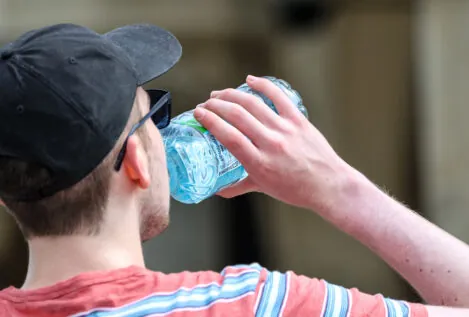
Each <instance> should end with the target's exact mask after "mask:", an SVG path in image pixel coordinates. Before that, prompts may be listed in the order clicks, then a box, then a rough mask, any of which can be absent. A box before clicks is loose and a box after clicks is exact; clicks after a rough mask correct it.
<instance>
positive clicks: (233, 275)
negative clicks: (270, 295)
mask: <svg viewBox="0 0 469 317" xmlns="http://www.w3.org/2000/svg"><path fill="white" fill-rule="evenodd" d="M248 273H259V271H257V270H255V269H250V270H246V271H242V272H236V273H230V274H227V275H225V276H224V279H223V280H226V279H227V278H231V279H233V278H236V277H239V276H241V275H244V274H248ZM254 279H255V280H256V282H255V284H257V282H258V281H259V277H258V276H257V277H255V278H254V277H252V278H250V279H248V280H246V281H244V282H243V284H234V285H229V284H228V285H225V284H223V282H222V283H218V282H211V283H206V284H197V285H195V286H193V287H184V286H182V287H180V288H178V289H176V290H174V291H169V292H155V293H152V294H150V295H148V296H145V297H142V298H140V299H138V300H136V301H133V302H131V303H129V304H126V305H123V306H119V307H115V308H108V307H102V308H100V307H98V308H93V309H91V310H89V311H87V312H83V313H78V314H75V315H71V316H69V317H82V316H86V315H88V314H91V313H93V312H95V311H113V310H118V309H122V308H125V307H129V306H132V305H133V304H135V303H137V302H141V301H144V300H146V299H148V298H150V297H157V296H167V295H172V294H176V293H177V292H179V291H187V292H190V291H193V290H195V289H199V288H204V287H208V286H218V287H220V288H222V290H223V291H225V290H233V287H234V286H239V285H243V287H244V286H246V284H250V283H253V280H254ZM230 287H231V288H230ZM222 290H219V291H220V292H221V291H222ZM212 292H213V291H212Z"/></svg>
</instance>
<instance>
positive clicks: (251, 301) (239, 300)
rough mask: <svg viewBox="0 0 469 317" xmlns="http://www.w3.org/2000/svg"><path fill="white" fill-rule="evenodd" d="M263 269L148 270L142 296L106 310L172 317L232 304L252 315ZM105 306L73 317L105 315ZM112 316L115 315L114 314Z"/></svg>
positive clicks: (199, 314) (247, 267) (221, 309)
mask: <svg viewBox="0 0 469 317" xmlns="http://www.w3.org/2000/svg"><path fill="white" fill-rule="evenodd" d="M262 271H263V269H262V268H261V267H260V266H259V265H257V264H252V265H236V266H227V267H225V268H224V269H223V270H222V271H220V272H216V271H198V272H189V271H183V272H179V273H170V274H166V273H162V272H156V271H150V270H147V274H146V275H147V277H146V278H145V282H144V283H141V285H140V289H141V290H142V291H141V292H140V293H139V291H138V290H136V292H134V293H133V298H132V299H131V300H129V301H127V302H126V303H125V304H123V305H117V306H116V307H112V308H111V307H107V308H106V311H107V312H108V313H109V314H110V312H112V313H113V314H114V313H115V314H117V315H119V316H120V315H126V314H130V313H132V314H134V315H139V314H141V315H171V314H173V313H196V312H197V313H196V314H195V315H194V316H196V315H197V316H205V315H204V314H203V312H204V311H205V310H207V309H209V308H210V310H211V311H212V312H213V310H216V311H219V312H223V311H228V310H231V309H233V305H234V306H236V309H237V310H238V311H239V312H240V313H241V312H243V311H244V313H245V315H246V314H248V311H250V312H252V310H253V307H254V305H255V301H256V292H257V291H258V287H259V285H260V281H261V280H262V275H263V273H262ZM103 309H104V308H103V307H102V306H95V307H93V308H92V309H90V310H87V311H85V312H83V313H80V314H77V315H74V317H84V316H89V315H91V314H93V313H97V312H102V311H103ZM113 314H112V315H113Z"/></svg>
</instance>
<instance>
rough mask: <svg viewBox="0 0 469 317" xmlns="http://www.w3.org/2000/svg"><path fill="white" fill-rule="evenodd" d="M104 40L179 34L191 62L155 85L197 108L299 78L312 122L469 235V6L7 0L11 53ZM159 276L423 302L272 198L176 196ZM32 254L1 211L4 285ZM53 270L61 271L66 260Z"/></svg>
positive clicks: (373, 1) (0, 29) (0, 35)
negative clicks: (50, 36)
mask: <svg viewBox="0 0 469 317" xmlns="http://www.w3.org/2000/svg"><path fill="white" fill-rule="evenodd" d="M60 22H72V23H77V24H83V25H86V26H88V27H90V28H93V29H95V30H96V31H98V32H106V31H109V30H111V29H112V28H115V27H118V26H121V25H124V24H129V23H138V22H149V23H154V24H157V25H159V26H162V27H164V28H167V29H168V30H170V31H171V32H172V33H174V34H175V35H176V36H177V37H178V38H179V40H180V41H181V43H182V45H183V50H184V53H183V57H182V60H181V62H180V63H179V64H178V65H177V66H176V67H175V68H174V69H173V70H172V71H171V72H169V73H168V74H166V75H165V76H163V77H161V78H159V79H157V80H156V81H154V82H153V83H151V85H150V86H153V87H159V88H166V89H169V90H171V91H172V93H173V96H174V111H175V113H179V112H182V111H186V110H189V109H191V108H193V107H194V106H195V105H196V104H198V103H200V102H201V101H204V100H205V99H207V97H208V95H209V93H210V91H211V90H213V89H222V88H226V87H236V86H238V85H239V84H240V83H242V82H243V80H244V79H245V76H246V75H247V74H255V75H273V76H277V77H280V78H283V79H285V80H287V81H288V82H290V83H291V84H292V86H293V87H294V88H295V89H297V90H298V91H299V92H300V94H301V95H302V96H303V98H304V103H305V105H306V106H307V108H308V111H309V114H310V120H311V121H312V122H313V123H314V124H315V125H316V126H317V127H318V128H319V129H320V130H321V131H322V132H323V133H324V134H325V135H326V137H327V138H328V139H329V141H330V142H331V143H332V145H333V146H334V148H335V149H336V150H337V151H338V152H339V153H340V155H342V156H343V157H344V158H345V159H346V160H347V161H348V162H349V163H350V164H351V165H353V166H355V167H356V168H357V169H359V170H360V171H362V172H363V173H364V174H366V175H367V176H368V177H369V178H370V179H372V180H373V181H374V182H376V183H377V184H378V185H380V186H382V187H384V188H385V189H386V190H387V191H389V192H390V193H391V194H392V195H393V196H395V197H396V198H398V199H399V200H401V201H403V202H404V203H405V204H407V205H409V206H411V207H412V208H414V209H416V210H417V211H418V212H419V213H421V214H422V215H423V216H424V217H426V218H427V219H429V220H431V221H433V222H435V223H437V224H438V225H439V226H441V227H443V228H444V229H446V230H448V231H449V232H451V233H452V234H454V235H456V236H457V237H459V238H461V239H463V240H465V241H466V242H469V233H468V232H469V231H468V230H467V224H468V222H469V210H468V207H469V185H468V184H467V179H469V168H467V167H466V162H467V161H468V159H469V144H468V143H469V138H468V137H467V135H469V128H468V124H467V118H468V117H469V107H467V106H466V100H468V99H469V89H468V88H469V86H468V85H469V84H468V76H469V75H468V74H469V57H468V56H469V38H468V30H469V1H466V0H459V1H458V0H447V1H443V0H424V1H417V0H415V1H413V0H368V1H367V0H350V1H346V0H343V1H333V0H322V1H321V0H190V1H189V0H158V1H155V0H133V1H124V0H100V1H94V0H81V1H76V0H75V1H71V0H41V1H37V0H29V1H27V0H0V44H2V45H3V44H6V43H7V42H8V41H10V40H13V39H14V38H16V37H17V36H19V35H20V34H22V33H23V32H25V31H27V30H30V29H32V28H37V27H41V26H45V25H49V24H55V23H60ZM145 256H146V260H147V264H148V266H149V267H150V268H151V269H154V270H161V271H164V272H178V271H181V270H217V271H218V270H220V269H222V268H223V267H224V266H226V265H230V264H236V263H251V262H258V263H260V264H262V265H264V266H266V267H267V268H269V269H272V270H281V271H285V270H294V271H296V272H297V273H299V274H305V275H308V276H311V277H318V278H324V279H326V280H328V281H329V282H332V283H336V284H342V285H344V286H346V287H358V288H359V289H360V290H362V291H364V292H369V293H378V292H379V293H383V294H384V295H386V296H391V297H396V298H401V299H407V300H412V301H420V299H419V298H418V296H417V295H416V294H415V293H414V291H413V290H412V289H411V288H410V287H409V286H408V285H407V284H406V283H405V282H404V281H403V280H402V279H401V278H400V277H399V276H398V275H397V274H396V273H394V272H393V271H392V270H391V269H390V268H389V267H388V266H387V265H386V264H385V263H384V262H382V261H381V260H380V259H378V258H377V257H376V256H374V255H373V254H372V253H371V252H370V251H369V250H368V249H366V248H365V247H363V246H362V245H360V244H359V243H357V242H356V241H354V240H352V239H351V238H350V237H348V236H346V235H344V234H342V233H340V232H339V231H338V230H336V229H335V228H333V227H332V226H330V225H329V224H328V223H326V222H324V221H323V220H322V219H320V218H319V217H318V216H316V215H315V214H314V213H312V212H308V211H305V210H299V209H298V208H293V207H289V206H286V205H284V204H282V203H279V202H276V201H274V200H272V199H270V198H268V197H265V196H263V195H260V194H249V195H245V196H243V197H239V198H236V199H233V200H222V199H220V198H211V199H209V200H207V201H205V202H203V203H201V204H198V205H182V204H179V203H177V202H174V201H173V203H172V225H171V226H170V228H169V229H168V230H167V231H166V232H165V233H164V234H163V235H162V236H161V237H159V238H157V239H154V240H153V241H150V242H148V243H146V244H145ZM27 261H28V259H27V249H26V245H25V243H24V241H23V239H22V237H21V235H20V233H19V231H18V229H17V228H16V226H15V224H14V222H13V220H12V219H11V218H10V217H9V216H8V214H7V213H6V212H3V211H2V212H0V288H1V287H6V286H8V285H11V284H13V285H16V286H18V285H21V283H22V281H23V278H24V274H25V270H26V265H27ZM51 265H52V264H51Z"/></svg>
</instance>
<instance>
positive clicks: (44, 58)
mask: <svg viewBox="0 0 469 317" xmlns="http://www.w3.org/2000/svg"><path fill="white" fill-rule="evenodd" d="M181 54H182V49H181V45H180V43H179V42H178V40H177V39H176V38H175V37H174V36H173V35H172V34H171V33H169V32H168V31H166V30H164V29H161V28H159V27H157V26H154V25H149V24H138V25H128V26H124V27H121V28H118V29H115V30H113V31H111V32H109V33H105V34H98V33H96V32H95V31H93V30H91V29H89V28H86V27H83V26H79V25H74V24H57V25H53V26H48V27H44V28H41V29H37V30H33V31H30V32H28V33H25V34H23V35H22V36H20V37H19V38H18V39H17V40H15V41H14V42H12V43H9V44H7V45H6V46H4V47H2V48H1V49H0V156H3V157H11V158H15V159H19V160H22V161H26V162H31V163H35V164H40V165H41V166H44V167H45V168H47V169H48V171H49V172H50V174H51V176H52V178H51V181H50V182H49V183H47V184H44V185H43V186H41V188H35V189H31V188H24V189H21V190H20V191H19V192H18V193H15V195H13V196H12V195H11V193H4V192H3V191H2V188H0V197H2V198H3V199H10V200H16V201H34V200H39V199H42V198H45V197H49V196H51V195H53V194H55V193H57V192H59V191H61V190H64V189H66V188H69V187H71V186H73V185H74V184H76V183H78V182H79V181H80V180H82V179H83V178H85V177H86V176H87V175H88V174H89V173H90V172H91V171H93V169H94V168H96V167H97V166H98V165H99V164H100V163H101V162H102V160H103V159H104V158H105V157H106V155H107V154H108V153H110V151H111V150H112V149H113V148H114V146H115V145H116V142H117V140H118V138H119V136H120V135H121V134H122V132H123V131H124V129H125V126H126V124H127V121H128V119H129V116H130V112H131V109H132V107H133V103H134V99H135V94H136V90H137V87H138V86H142V85H143V84H145V83H147V82H149V81H150V80H152V79H154V78H156V77H158V76H160V75H162V74H164V73H165V72H167V71H168V70H169V69H170V68H172V67H173V66H174V65H175V64H176V63H177V62H178V60H179V59H180V57H181Z"/></svg>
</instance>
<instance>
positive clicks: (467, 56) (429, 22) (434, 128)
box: [415, 0, 469, 242]
mask: <svg viewBox="0 0 469 317" xmlns="http://www.w3.org/2000/svg"><path fill="white" fill-rule="evenodd" d="M418 12H419V14H418V15H417V20H416V29H415V34H416V39H417V40H418V42H417V45H416V47H417V50H416V55H415V59H416V60H417V61H418V64H417V65H418V67H417V71H418V73H417V74H418V83H419V86H418V88H419V98H420V101H421V102H420V103H419V104H420V108H419V113H420V116H419V124H420V130H419V132H420V143H421V147H420V154H421V155H420V157H421V160H420V165H421V170H422V175H421V184H422V196H423V203H424V208H425V212H426V213H427V214H428V216H429V218H430V219H431V220H432V221H434V222H436V223H437V224H439V225H440V226H442V227H443V228H445V229H446V230H449V231H450V232H452V233H453V234H455V235H457V236H458V237H459V238H461V239H463V240H464V241H466V242H469V231H468V230H467V228H468V226H469V208H468V206H469V186H468V184H469V182H468V180H469V138H468V137H467V135H468V133H469V129H468V120H469V107H468V100H469V89H468V83H469V80H468V76H469V41H468V40H467V30H469V16H468V14H469V2H468V1H464V0H459V1H457V0H454V1H438V0H427V1H421V2H420V6H419V10H418Z"/></svg>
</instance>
